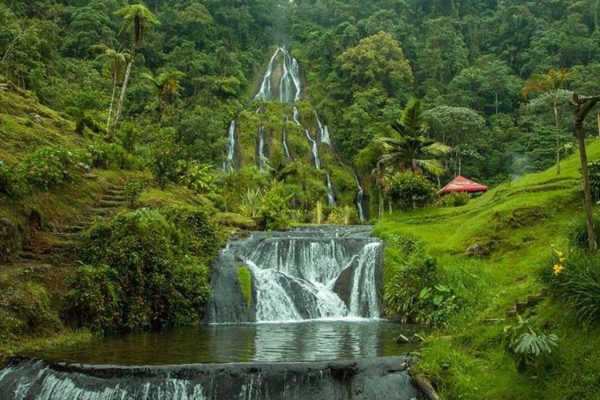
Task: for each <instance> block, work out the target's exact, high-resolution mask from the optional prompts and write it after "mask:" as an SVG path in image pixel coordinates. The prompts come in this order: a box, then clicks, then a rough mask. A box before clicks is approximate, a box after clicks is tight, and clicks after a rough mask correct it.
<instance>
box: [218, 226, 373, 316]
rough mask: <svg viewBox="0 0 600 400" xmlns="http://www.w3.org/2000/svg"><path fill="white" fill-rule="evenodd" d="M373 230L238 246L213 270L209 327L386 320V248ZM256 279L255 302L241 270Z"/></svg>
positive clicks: (275, 236) (316, 232)
mask: <svg viewBox="0 0 600 400" xmlns="http://www.w3.org/2000/svg"><path fill="white" fill-rule="evenodd" d="M370 233H371V228H370V227H363V226H361V227H358V226H356V227H309V228H300V229H297V230H292V231H287V232H255V233H253V234H252V235H251V236H250V237H248V238H246V239H241V240H238V241H235V242H232V243H230V244H229V245H228V246H227V248H226V249H224V250H223V251H222V252H221V255H220V257H219V260H218V261H217V263H216V265H215V267H214V269H213V278H212V284H213V288H214V289H215V293H214V296H213V299H212V302H211V304H210V306H209V317H208V318H209V322H213V323H236V322H273V321H300V320H314V319H332V318H333V319H343V318H351V319H352V318H353V319H360V318H363V319H373V318H378V317H379V284H380V280H381V279H380V274H381V253H382V244H381V242H380V241H379V240H378V239H376V238H373V237H371V236H370ZM239 268H248V269H249V271H250V273H251V275H252V288H251V291H252V304H250V305H248V304H246V303H245V301H244V296H243V294H242V292H241V288H240V286H239V282H238V281H237V270H238V269H239Z"/></svg>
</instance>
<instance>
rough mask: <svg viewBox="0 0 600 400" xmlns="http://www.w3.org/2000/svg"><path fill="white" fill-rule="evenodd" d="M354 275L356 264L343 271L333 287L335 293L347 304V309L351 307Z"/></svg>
mask: <svg viewBox="0 0 600 400" xmlns="http://www.w3.org/2000/svg"><path fill="white" fill-rule="evenodd" d="M352 275H354V263H352V264H351V265H350V266H349V267H348V268H346V269H345V270H343V271H342V273H341V274H340V275H339V276H338V277H337V279H336V280H335V284H334V285H333V292H334V293H335V294H337V295H338V297H339V298H340V299H342V301H343V302H344V303H345V304H346V307H350V296H351V295H352Z"/></svg>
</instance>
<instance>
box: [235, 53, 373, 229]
mask: <svg viewBox="0 0 600 400" xmlns="http://www.w3.org/2000/svg"><path fill="white" fill-rule="evenodd" d="M303 91H304V88H303V86H302V76H301V70H300V63H299V62H298V60H297V59H295V58H294V57H292V55H291V54H290V52H289V51H288V50H287V49H286V48H285V47H283V46H280V47H277V48H276V49H275V52H274V53H273V54H272V55H271V58H270V59H269V62H268V63H267V66H266V70H265V71H264V73H263V75H262V80H261V84H260V87H259V88H258V91H257V92H256V94H255V95H254V100H262V101H278V102H280V103H283V104H291V105H293V109H292V110H293V111H292V119H293V121H294V122H295V123H296V124H297V125H298V126H299V127H300V128H301V129H302V131H303V132H304V136H305V137H306V140H307V142H308V145H309V147H310V151H311V158H312V160H313V166H314V167H315V168H316V169H318V170H320V169H327V168H326V166H325V167H323V162H322V160H321V154H320V153H319V147H320V145H321V144H325V145H328V146H329V147H330V148H331V149H334V146H333V140H332V137H331V132H330V129H329V127H328V126H327V125H326V124H324V123H323V122H322V121H321V120H320V118H319V115H318V114H317V113H316V112H315V119H316V123H317V127H316V128H317V129H316V132H314V134H311V132H310V130H309V129H307V127H306V126H304V125H303V123H302V121H301V115H300V111H299V110H298V107H296V105H295V103H296V101H298V100H301V99H302V98H303ZM261 112H262V109H261V108H259V109H258V110H257V111H256V114H259V113H261ZM235 132H236V126H235V122H232V124H231V125H230V127H229V131H228V144H227V159H226V161H225V162H224V165H223V170H224V171H225V172H231V171H233V170H235V168H236V162H235V160H236V154H235V152H236V135H235ZM281 141H282V148H283V152H284V156H285V159H286V161H288V162H291V161H292V160H293V159H294V158H293V156H292V154H291V152H290V148H289V146H288V142H287V133H286V132H285V131H283V132H282V133H281ZM267 153H268V152H267V151H266V138H265V127H264V126H263V125H261V126H260V127H259V129H258V132H257V139H256V163H257V166H258V167H259V168H260V169H264V168H265V167H267V165H268V164H269V155H268V154H267ZM325 183H326V185H327V201H328V205H329V206H331V207H334V206H335V193H334V184H333V182H332V177H331V175H330V174H327V177H326V182H325ZM357 183H358V180H357ZM356 197H357V199H359V200H357V202H356V206H357V211H358V215H359V218H360V221H361V222H365V221H366V212H365V209H364V203H365V196H364V189H363V188H362V187H361V186H360V183H359V184H358V186H357V195H356Z"/></svg>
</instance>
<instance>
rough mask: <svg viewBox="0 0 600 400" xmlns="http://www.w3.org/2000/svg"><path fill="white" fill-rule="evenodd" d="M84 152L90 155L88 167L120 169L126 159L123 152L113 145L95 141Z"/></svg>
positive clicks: (119, 147)
mask: <svg viewBox="0 0 600 400" xmlns="http://www.w3.org/2000/svg"><path fill="white" fill-rule="evenodd" d="M85 150H86V151H87V152H88V153H89V155H90V165H91V166H92V167H95V168H109V167H110V166H116V167H122V166H123V164H124V162H125V159H126V157H127V154H126V153H125V150H124V149H123V148H122V147H121V146H119V145H118V144H115V143H107V142H102V141H96V142H94V143H91V144H89V145H88V146H87V147H86V148H85Z"/></svg>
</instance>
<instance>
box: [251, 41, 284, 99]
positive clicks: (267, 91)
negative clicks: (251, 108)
mask: <svg viewBox="0 0 600 400" xmlns="http://www.w3.org/2000/svg"><path fill="white" fill-rule="evenodd" d="M280 51H281V48H280V47H278V48H277V50H275V53H273V55H272V56H271V60H269V64H268V65H267V71H266V72H265V75H264V77H263V80H262V84H261V85H260V89H259V91H258V93H257V94H256V96H254V100H264V101H269V100H271V97H272V93H271V75H273V66H274V65H275V60H276V59H277V56H278V55H279V52H280Z"/></svg>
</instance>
